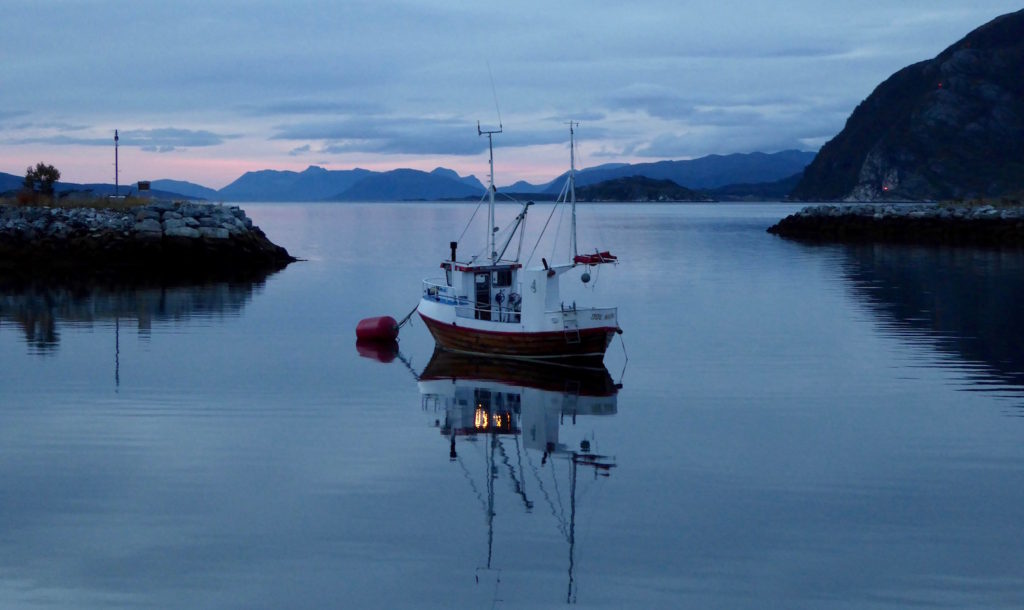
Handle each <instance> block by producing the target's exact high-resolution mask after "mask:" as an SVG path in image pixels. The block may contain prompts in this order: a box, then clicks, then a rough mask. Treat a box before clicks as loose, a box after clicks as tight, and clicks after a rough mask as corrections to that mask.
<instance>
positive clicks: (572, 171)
mask: <svg viewBox="0 0 1024 610" xmlns="http://www.w3.org/2000/svg"><path fill="white" fill-rule="evenodd" d="M576 126H577V127H578V126H579V123H576ZM575 134H576V132H575V131H574V130H573V121H569V198H570V201H571V202H572V204H571V206H572V237H570V238H569V239H570V246H571V247H572V258H573V261H575V260H576V255H577V254H579V252H577V251H576V136H575Z"/></svg>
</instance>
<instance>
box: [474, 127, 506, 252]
mask: <svg viewBox="0 0 1024 610" xmlns="http://www.w3.org/2000/svg"><path fill="white" fill-rule="evenodd" d="M501 129H502V127H501V125H500V124H499V125H498V129H496V130H491V131H484V130H482V129H480V121H477V123H476V133H477V135H480V136H482V135H486V136H487V151H488V153H490V166H491V175H490V181H489V182H490V184H489V185H488V186H487V196H488V198H489V200H490V203H489V205H488V206H487V244H488V245H489V246H490V253H491V254H490V259H491V264H494V263H496V262H497V260H498V250H497V249H496V248H495V247H494V233H495V232H496V231H497V230H498V227H496V226H494V191H495V188H494V138H493V136H494V134H496V133H501Z"/></svg>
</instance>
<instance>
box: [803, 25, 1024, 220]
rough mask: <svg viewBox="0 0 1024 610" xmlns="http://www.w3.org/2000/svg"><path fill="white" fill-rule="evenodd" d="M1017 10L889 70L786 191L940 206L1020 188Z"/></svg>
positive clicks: (1023, 28) (1020, 30)
mask: <svg viewBox="0 0 1024 610" xmlns="http://www.w3.org/2000/svg"><path fill="white" fill-rule="evenodd" d="M1022 73H1024V10H1021V11H1017V12H1015V13H1010V14H1008V15H1003V16H1001V17H998V18H996V19H994V20H992V21H990V22H989V23H987V24H985V25H983V26H981V27H979V28H978V29H976V30H974V31H973V32H971V33H970V34H968V35H967V36H965V37H964V38H963V39H962V40H960V41H959V42H956V43H955V44H953V45H952V46H950V47H949V48H947V49H946V50H944V51H943V52H942V53H940V54H939V55H938V56H936V57H935V58H934V59H931V60H927V61H922V62H919V63H916V64H913V65H911V66H908V67H906V68H903V69H902V70H900V71H898V72H896V73H895V74H893V75H892V76H891V77H889V78H888V79H887V80H886V81H885V82H883V83H882V84H880V85H879V86H878V87H877V88H876V89H875V90H874V91H873V92H872V93H871V95H870V96H868V98H867V99H866V100H864V101H863V102H861V103H860V105H858V106H857V108H856V109H855V110H854V111H853V114H851V115H850V117H849V119H848V120H847V122H846V126H845V127H844V128H843V130H842V131H841V132H840V133H839V134H838V135H837V136H836V137H835V138H833V139H832V140H831V141H830V142H828V143H827V144H826V145H825V146H824V147H823V148H822V149H821V152H820V153H819V154H818V156H817V157H816V158H815V160H814V162H813V163H811V164H810V165H809V166H808V167H807V169H806V171H805V172H804V177H803V179H802V180H801V181H800V183H799V184H798V185H797V187H796V189H795V190H794V191H793V193H792V194H791V198H793V199H799V200H805V201H806V200H858V201H871V200H940V199H959V198H974V197H1002V196H1008V195H1016V194H1019V193H1021V192H1022V191H1024V79H1021V77H1020V75H1021V74H1022Z"/></svg>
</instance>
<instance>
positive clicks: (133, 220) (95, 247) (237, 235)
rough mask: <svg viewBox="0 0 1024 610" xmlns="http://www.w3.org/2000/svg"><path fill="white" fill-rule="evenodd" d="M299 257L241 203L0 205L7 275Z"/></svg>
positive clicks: (0, 256) (205, 267)
mask: <svg viewBox="0 0 1024 610" xmlns="http://www.w3.org/2000/svg"><path fill="white" fill-rule="evenodd" d="M295 260H297V259H295V258H294V257H292V256H291V255H290V254H288V252H287V250H285V249H284V248H282V247H280V246H278V245H275V244H274V243H272V242H271V241H270V240H269V239H267V236H266V235H265V234H264V233H263V231H261V230H260V228H259V227H257V226H255V225H254V224H253V222H252V220H251V219H250V218H249V217H248V216H246V214H245V212H244V211H243V210H242V209H241V208H239V207H238V206H223V205H216V204H209V203H195V202H179V201H175V202H171V201H157V202H154V203H151V204H149V205H146V206H143V207H135V208H127V209H123V210H122V209H110V208H84V207H79V208H59V207H54V208H48V207H21V206H0V273H5V274H8V275H23V276H26V277H29V276H30V277H40V276H43V277H52V276H67V277H81V276H82V275H85V276H90V277H92V276H95V277H117V278H133V277H138V278H140V279H143V278H152V277H154V276H155V277H160V278H182V279H184V278H195V279H210V278H218V277H231V276H233V275H236V274H237V275H251V274H254V273H261V272H262V273H269V272H273V271H277V270H280V269H283V268H284V267H286V266H287V265H288V264H289V263H292V262H294V261H295Z"/></svg>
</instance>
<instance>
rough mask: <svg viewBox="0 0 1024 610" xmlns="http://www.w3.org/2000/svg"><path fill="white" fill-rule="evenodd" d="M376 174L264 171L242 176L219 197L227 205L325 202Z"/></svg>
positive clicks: (361, 171)
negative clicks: (229, 202)
mask: <svg viewBox="0 0 1024 610" xmlns="http://www.w3.org/2000/svg"><path fill="white" fill-rule="evenodd" d="M373 173H374V172H371V171H370V170H367V169H360V168H356V169H349V170H328V169H324V168H322V167H317V166H315V165H310V166H309V167H307V168H306V169H305V170H303V171H301V172H293V171H287V170H274V169H265V170H260V171H255V172H246V173H244V174H242V175H241V176H240V177H239V178H238V179H237V180H235V181H234V182H232V183H231V184H229V185H227V186H225V187H224V188H222V189H220V191H218V194H219V195H220V197H221V198H223V199H224V200H225V201H323V200H325V199H329V198H331V197H334V196H336V195H337V194H338V193H341V192H343V191H345V190H346V189H348V188H351V187H352V185H354V184H355V183H357V182H359V181H360V180H362V179H363V178H365V177H367V176H369V175H371V174H373Z"/></svg>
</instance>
